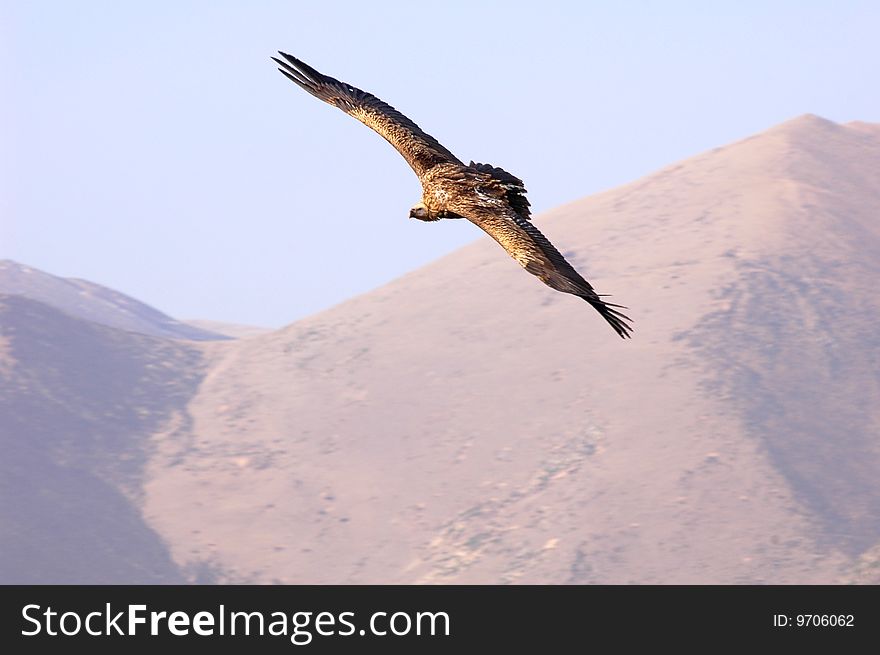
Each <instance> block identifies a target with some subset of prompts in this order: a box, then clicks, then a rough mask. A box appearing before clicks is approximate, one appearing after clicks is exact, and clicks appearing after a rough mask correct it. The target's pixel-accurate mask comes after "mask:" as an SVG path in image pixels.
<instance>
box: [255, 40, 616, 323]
mask: <svg viewBox="0 0 880 655" xmlns="http://www.w3.org/2000/svg"><path fill="white" fill-rule="evenodd" d="M279 54H280V55H281V56H282V57H283V58H284V59H285V60H286V61H282V60H281V59H277V58H275V57H272V60H273V61H275V63H277V64H278V66H279V68H278V70H280V71H281V72H282V73H284V75H286V76H287V77H288V78H289V79H290V80H291V81H293V82H294V83H296V84H297V85H298V86H299V87H301V88H303V89H305V90H306V91H308V92H309V93H311V94H312V95H313V96H315V97H316V98H319V99H321V100H323V101H324V102H327V103H329V104H331V105H334V106H336V107H338V108H339V109H341V110H342V111H344V112H345V113H347V114H350V115H351V116H354V117H355V118H357V119H358V120H359V121H361V122H362V123H364V124H365V125H367V126H368V127H371V128H372V129H374V130H375V131H376V132H378V133H379V134H381V135H382V136H383V137H384V138H385V139H386V140H387V141H388V142H389V143H391V145H393V146H394V147H395V148H396V149H397V151H398V152H399V153H400V154H401V155H403V158H404V159H406V161H407V163H408V164H409V165H410V166H411V167H412V169H413V170H414V171H415V173H416V175H418V177H419V181H421V183H422V189H423V191H424V194H423V196H422V200H421V202H419V203H418V204H416V205H415V206H414V207H413V208H412V209H411V210H410V214H409V215H410V218H417V219H419V220H422V221H437V220H440V219H441V218H466V219H468V220H469V221H471V222H472V223H474V224H475V225H477V226H478V227H479V228H481V229H482V230H484V231H485V232H486V233H487V234H488V235H489V236H491V237H492V238H493V239H495V241H497V242H498V243H499V244H501V247H502V248H504V249H505V250H506V251H507V252H508V253H509V254H510V256H511V257H513V258H514V259H515V260H516V261H517V262H519V264H520V265H521V266H522V267H523V268H525V269H526V270H527V271H528V272H529V273H531V274H532V275H536V276H537V277H539V278H540V279H541V281H542V282H544V283H545V284H546V285H548V286H550V287H552V288H553V289H556V290H557V291H562V292H564V293H570V294H573V295H575V296H579V297H580V298H583V299H584V300H586V301H587V302H588V303H590V305H592V306H593V307H594V308H595V309H596V310H597V311H598V312H599V313H600V314H601V315H602V317H603V318H604V319H605V320H606V321H608V323H609V324H610V325H611V327H612V328H614V330H615V332H617V334H619V335H620V336H621V337H623V338H627V337H629V336H630V333H631V332H632V328H631V327H630V325H629V324H628V323H627V321H629V320H630V319H629V318H628V317H627V316H626V315H624V314H622V313H621V312H620V311H618V310H619V309H624V308H623V307H621V306H620V305H614V304H611V303H608V302H605V301H604V300H602V298H600V297H599V295H598V294H597V293H596V292H595V290H594V289H593V287H592V286H590V283H589V282H587V281H586V280H585V279H584V278H583V277H581V276H580V275H579V274H578V272H577V271H575V270H574V268H572V266H571V264H569V263H568V262H567V261H565V258H564V257H563V256H562V255H561V254H560V253H559V251H558V250H556V248H554V247H553V244H551V243H550V242H549V241H548V240H547V238H546V237H545V236H544V235H543V234H541V232H540V231H539V230H538V228H536V227H535V226H534V225H533V224H532V222H531V216H530V212H529V201H528V200H527V199H526V195H525V194H526V190H525V187H524V186H523V182H522V180H520V179H519V178H517V177H515V176H513V175H511V174H510V173H508V172H507V171H505V170H503V169H501V168H497V167H495V166H492V165H491V164H477V163H474V162H470V164H468V165H465V164H464V163H463V162H461V161H460V160H459V159H458V158H456V156H455V155H453V154H452V153H451V152H449V151H448V150H447V149H446V148H444V147H443V146H442V145H441V144H440V143H439V142H438V141H437V140H436V139H435V138H434V137H432V136H431V135H429V134H426V133H425V132H423V131H422V130H421V128H419V126H418V125H416V124H415V123H413V122H412V121H411V120H410V119H408V118H407V117H406V116H404V115H403V114H401V113H400V112H399V111H397V110H396V109H394V107H391V106H390V105H388V104H386V103H384V102H382V101H381V100H379V99H378V98H377V97H376V96H374V95H371V94H369V93H367V92H365V91H361V90H360V89H356V88H354V87H353V86H351V85H350V84H346V83H345V82H340V81H339V80H335V79H333V78H332V77H328V76H326V75H322V74H321V73H319V72H318V71H316V70H315V69H314V68H312V67H311V66H308V65H307V64H304V63H303V62H301V61H300V60H299V59H297V58H296V57H292V56H291V55H288V54H285V53H283V52H279Z"/></svg>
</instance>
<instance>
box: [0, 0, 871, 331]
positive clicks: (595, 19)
mask: <svg viewBox="0 0 880 655" xmlns="http://www.w3.org/2000/svg"><path fill="white" fill-rule="evenodd" d="M0 6H2V9H0V55H2V56H3V61H4V65H3V66H2V67H0V90H2V98H3V102H2V103H0V120H2V122H3V125H4V129H3V130H2V132H0V135H2V136H0V151H2V155H0V180H2V181H0V258H11V259H15V260H18V261H20V262H22V263H25V264H29V265H32V266H35V267H37V268H41V269H44V270H46V271H48V272H50V273H54V274H57V275H65V276H76V277H82V278H86V279H89V280H92V281H94V282H98V283H101V284H105V285H107V286H110V287H113V288H115V289H118V290H119V291H122V292H125V293H128V294H130V295H133V296H135V297H136V298H138V299H140V300H143V301H145V302H148V303H150V304H152V305H154V306H156V307H157V308H159V309H161V310H163V311H165V312H168V313H170V314H172V315H174V316H177V317H180V318H210V319H216V320H226V321H234V322H241V323H254V324H261V325H267V326H279V325H282V324H284V323H288V322H290V321H292V320H294V319H296V318H299V317H301V316H303V315H305V314H309V313H312V312H315V311H317V310H320V309H323V308H326V307H328V306H330V305H333V304H335V303H337V302H339V301H340V300H343V299H345V298H347V297H349V296H351V295H354V294H356V293H360V292H363V291H367V290H369V289H371V288H373V287H375V286H377V285H379V284H382V283H383V282H386V281H388V280H390V279H392V278H394V277H396V276H398V275H400V274H401V273H404V272H406V271H408V270H411V269H413V268H417V267H418V266H420V265H421V264H423V263H426V262H428V261H430V260H431V259H433V258H435V257H437V256H439V255H441V254H443V253H445V252H448V251H450V250H452V249H454V248H455V247H457V246H459V245H462V244H464V243H467V242H469V241H472V240H473V239H475V238H478V237H480V236H481V234H482V233H481V232H479V230H478V229H477V228H475V227H474V226H472V225H470V224H468V223H467V222H465V221H441V222H440V223H438V224H424V223H421V222H418V221H412V220H408V219H407V213H408V209H409V207H410V206H411V205H412V204H413V203H414V202H415V201H416V200H418V198H419V196H420V193H421V190H420V186H419V184H418V182H417V180H416V178H415V176H414V175H413V173H412V172H411V171H410V169H409V167H408V166H407V165H406V163H405V162H404V161H403V159H402V158H401V157H400V156H399V155H398V154H397V153H396V152H395V151H394V150H393V149H392V148H391V147H390V146H389V145H388V144H387V143H385V141H383V140H382V139H381V137H379V136H378V135H376V134H374V133H373V132H371V131H370V130H369V129H367V128H366V127H364V126H363V125H361V124H360V123H358V122H357V121H355V120H354V119H352V118H350V117H348V116H345V115H344V114H343V113H342V112H340V111H338V110H336V109H334V108H332V107H330V106H329V105H326V104H323V103H321V102H319V101H318V100H316V99H314V98H312V97H311V96H309V95H308V94H306V93H305V92H303V91H301V90H300V89H298V88H297V87H296V86H295V85H294V84H292V83H291V82H289V81H287V80H286V79H285V78H284V77H283V76H282V75H281V74H280V73H278V72H277V71H276V70H275V67H274V66H273V64H272V62H270V61H269V55H271V54H273V53H274V51H275V50H278V49H282V50H286V51H287V52H291V53H293V54H295V55H296V56H298V57H300V58H301V59H303V60H304V61H306V62H307V63H309V64H311V65H313V66H314V67H315V68H317V69H318V70H320V71H321V72H324V73H327V74H329V75H332V76H333V77H337V78H339V79H342V80H344V81H346V82H349V83H350V84H353V85H354V86H357V87H360V88H363V89H365V90H367V91H370V92H372V93H374V94H375V95H377V96H379V97H380V98H382V99H383V100H385V101H386V102H388V103H390V104H392V105H394V106H395V107H397V109H399V110H401V111H403V112H404V113H405V114H407V115H408V116H409V117H410V118H412V119H413V120H414V121H416V122H417V123H418V124H419V125H421V127H422V128H424V129H425V130H426V131H428V132H429V133H430V134H432V135H433V136H435V137H436V138H437V139H439V140H440V141H441V142H442V143H443V144H444V145H446V146H447V147H448V148H449V149H450V150H452V151H453V152H455V153H456V154H457V155H458V156H459V157H460V158H461V159H464V160H465V161H467V160H469V159H475V160H477V161H486V162H490V163H493V164H496V165H500V166H503V167H504V168H506V169H507V170H509V171H511V172H512V173H514V174H516V175H518V176H519V177H521V178H523V179H524V180H525V182H526V186H527V188H528V189H529V197H530V199H531V201H532V204H533V207H534V209H535V211H536V212H540V211H542V210H544V209H549V208H551V207H553V206H554V205H558V204H561V203H564V202H567V201H570V200H574V199H577V198H580V197H582V196H585V195H588V194H591V193H594V192H596V191H600V190H603V189H606V188H608V187H612V186H616V185H619V184H623V183H626V182H628V181H631V180H633V179H635V178H638V177H640V176H642V175H644V174H646V173H649V172H651V171H652V170H654V169H656V168H658V167H660V166H663V165H665V164H668V163H670V162H672V161H675V160H677V159H682V158H684V157H687V156H690V155H693V154H696V153H698V152H700V151H703V150H706V149H709V148H712V147H715V146H718V145H722V144H724V143H727V142H729V141H732V140H735V139H738V138H741V137H744V136H748V135H749V134H751V133H754V132H757V131H760V130H763V129H765V128H767V127H769V126H771V125H773V124H775V123H778V122H781V121H783V120H786V119H788V118H791V117H794V116H796V115H799V114H803V113H806V112H812V113H816V114H819V115H821V116H824V117H826V118H830V119H832V120H835V121H839V122H845V121H849V120H854V119H859V120H866V121H880V84H878V79H880V39H878V37H877V35H878V33H880V2H876V0H872V1H866V2H847V1H836V2H830V1H826V2H808V1H797V2H796V1H792V2H783V1H774V2H766V1H761V2H758V1H755V2H747V1H740V2H696V1H694V2H668V1H667V2H659V1H658V2H635V1H631V2H552V1H548V0H542V1H541V2H534V1H533V2H516V1H513V0H507V1H505V2H477V1H474V0H470V1H466V2H448V1H447V2H442V3H441V2H433V3H420V2H388V3H383V2H380V1H371V2H357V3H354V2H341V3H335V2H329V1H323V2H216V1H214V2H170V1H169V2H159V1H154V2H140V3H135V2H115V1H107V2H89V1H86V0H79V1H78V2H61V1H57V2H34V1H29V2H24V1H19V2H8V1H5V2H3V3H2V5H0ZM585 220H589V218H588V217H585ZM560 247H564V244H562V245H560ZM498 256H499V257H503V256H506V255H504V253H503V251H501V250H500V249H499V252H498Z"/></svg>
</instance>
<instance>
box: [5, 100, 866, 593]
mask: <svg viewBox="0 0 880 655" xmlns="http://www.w3.org/2000/svg"><path fill="white" fill-rule="evenodd" d="M878 209H880V126H878V125H873V124H868V123H852V124H846V125H840V124H836V123H833V122H831V121H827V120H824V119H821V118H819V117H816V116H809V115H808V116H803V117H800V118H797V119H794V120H792V121H789V122H787V123H783V124H781V125H778V126H776V127H773V128H771V129H769V130H767V131H765V132H762V133H760V134H757V135H755V136H753V137H750V138H747V139H744V140H742V141H739V142H736V143H733V144H730V145H727V146H724V147H721V148H716V149H714V150H712V151H710V152H706V153H703V154H700V155H698V156H696V157H692V158H690V159H687V160H685V161H682V162H679V163H676V164H673V165H671V166H669V167H666V168H664V169H662V170H660V171H658V172H656V173H654V174H652V175H649V176H647V177H645V178H643V179H640V180H638V181H636V182H634V183H632V184H628V185H625V186H622V187H619V188H616V189H611V190H609V191H607V192H604V193H601V194H598V195H595V196H591V197H588V198H584V199H582V200H578V201H575V202H573V203H570V204H568V205H565V206H562V207H560V208H557V209H555V210H553V211H550V212H547V213H546V214H543V215H541V216H538V217H536V219H535V222H536V224H537V225H539V226H540V227H541V229H542V231H544V232H545V234H546V235H547V236H548V237H549V238H550V239H551V240H552V241H553V242H554V243H556V244H557V245H558V246H559V247H560V250H561V251H562V252H563V253H564V254H565V255H566V257H568V258H569V259H570V261H572V263H573V264H575V266H576V267H577V268H578V269H579V270H581V271H582V272H583V273H584V274H585V276H586V277H587V279H589V280H590V281H591V282H593V283H594V285H595V286H596V288H597V289H598V290H599V291H600V292H602V293H611V294H613V298H612V300H613V301H616V302H619V303H622V304H624V305H627V306H628V307H629V308H630V309H629V312H628V313H629V314H630V315H631V316H632V317H633V318H634V319H635V328H636V332H635V335H634V338H633V339H632V340H631V341H623V340H621V339H619V338H617V337H616V336H615V335H614V333H613V332H612V331H611V330H610V329H609V328H608V326H607V325H606V324H605V323H604V322H603V321H602V320H601V319H599V318H598V317H597V316H596V315H595V312H591V311H590V310H589V308H588V307H586V306H585V305H584V303H583V302H581V301H579V300H578V299H577V298H574V297H569V296H565V295H563V294H558V293H554V292H553V291H551V290H549V289H547V288H546V287H544V286H543V285H541V284H540V283H537V282H536V281H535V280H534V279H533V278H532V277H531V276H529V275H527V274H526V273H524V272H523V271H522V270H521V269H520V268H519V266H517V264H516V263H515V262H513V261H512V260H510V258H509V257H507V256H506V255H505V254H504V252H503V251H502V250H501V249H500V248H498V246H497V244H495V243H494V242H492V241H490V240H489V239H482V240H480V241H478V242H476V243H474V244H472V245H470V246H468V247H465V248H463V249H461V250H459V251H457V252H454V253H452V254H451V255H449V256H447V257H444V258H442V259H440V260H438V261H436V262H434V263H432V264H430V265H428V266H426V267H424V268H422V269H420V270H417V271H415V272H413V273H411V274H409V275H406V276H403V277H402V278H399V279H398V280H396V281H394V282H392V283H390V284H388V285H386V286H383V287H381V288H379V289H376V290H374V291H372V292H370V293H367V294H364V295H361V296H358V297H356V298H353V299H351V300H349V301H347V302H345V303H342V304H341V305H339V306H337V307H334V308H332V309H330V310H328V311H325V312H322V313H320V314H318V315H315V316H312V317H309V318H307V319H304V320H302V321H298V322H297V323H294V324H293V325H290V326H288V327H287V328H284V329H281V330H277V331H274V332H270V333H267V334H262V335H257V336H254V337H252V338H248V339H243V340H236V341H223V342H202V343H194V342H173V341H169V340H166V339H155V338H149V337H141V336H139V335H131V334H124V336H120V335H121V334H123V333H120V332H119V331H117V330H112V329H110V328H98V327H97V326H94V325H91V324H89V323H86V322H84V321H76V320H75V319H72V318H70V317H65V316H64V315H63V314H59V313H58V312H57V311H55V310H51V309H50V308H46V307H45V306H43V305H39V304H38V303H37V304H32V305H26V306H20V305H15V304H13V305H9V304H8V303H10V300H9V299H7V300H5V301H4V302H5V303H7V305H6V306H7V309H6V310H5V311H6V316H8V317H9V318H3V317H0V325H5V324H6V322H7V321H12V319H13V318H15V320H16V321H19V322H21V323H20V324H21V325H22V327H21V328H19V329H18V330H17V331H16V332H14V333H13V335H12V336H11V337H10V336H7V337H5V338H6V339H7V341H5V342H4V344H6V345H5V346H4V348H5V350H4V349H3V348H0V353H6V354H5V355H0V364H2V363H3V362H7V364H6V375H7V382H6V384H12V385H16V384H17V382H16V380H18V379H24V378H23V376H25V374H26V375H27V376H29V377H28V378H27V379H31V378H33V379H39V380H40V381H41V382H40V384H29V385H28V386H26V387H24V388H20V389H19V388H18V387H15V388H16V389H17V391H16V392H15V393H16V394H17V396H16V400H14V401H10V402H11V403H12V404H11V405H10V406H11V407H28V406H31V407H42V406H43V405H48V406H50V407H52V408H55V409H53V411H55V412H57V417H58V418H57V420H56V419H53V421H54V422H52V423H51V425H55V426H63V425H68V424H71V425H79V426H80V427H79V428H77V430H78V431H77V432H76V435H77V436H76V438H75V439H74V438H72V437H70V436H64V437H63V438H58V437H56V436H55V435H56V433H59V432H60V428H58V427H56V428H53V429H49V428H46V427H45V425H46V422H45V421H43V420H42V419H40V418H39V417H40V416H41V414H40V413H39V412H38V411H37V410H36V409H34V410H33V411H31V413H25V414H21V415H20V416H19V418H17V419H15V421H16V422H15V423H14V426H16V429H15V430H13V431H12V432H11V434H12V436H11V437H10V438H9V445H8V446H7V448H19V449H25V452H26V453H32V454H31V455H28V456H27V457H25V455H21V456H20V458H19V459H18V460H14V461H16V462H21V463H19V464H14V465H13V468H12V469H10V465H9V464H8V463H7V462H6V461H4V462H3V463H2V464H0V467H2V468H0V471H3V476H4V479H5V478H8V477H9V476H10V473H9V471H10V470H12V471H13V478H14V480H16V482H15V485H14V486H15V488H18V487H21V486H26V485H28V484H30V485H31V487H30V488H29V489H30V491H28V493H29V494H30V496H35V495H36V492H37V491H39V489H41V488H42V487H44V486H45V487H47V488H50V489H52V490H56V489H57V490H58V491H57V492H56V491H52V492H51V493H50V494H48V495H47V496H45V497H46V498H48V500H46V501H45V502H44V505H45V506H41V507H39V508H35V509H34V510H33V511H32V512H30V514H29V515H31V516H35V517H40V516H42V514H41V512H48V511H49V509H47V507H49V508H54V505H53V503H52V502H51V501H52V499H53V498H56V497H58V496H60V495H62V492H61V490H63V489H67V488H76V487H75V484H74V482H71V481H66V480H65V479H57V472H56V469H58V468H60V469H61V470H62V471H68V470H75V471H79V472H82V474H83V475H87V476H91V477H92V478H95V479H97V480H99V481H100V482H102V483H104V484H107V485H109V486H110V487H112V489H113V490H115V493H117V494H118V495H117V496H113V498H118V497H119V496H122V497H123V498H125V499H127V500H128V502H129V503H130V505H129V508H130V509H132V508H133V509H134V510H135V511H134V514H132V515H130V518H131V521H132V522H131V523H128V524H126V526H128V527H126V528H125V529H124V530H122V529H119V530H117V533H116V534H117V537H118V538H121V537H120V536H119V535H122V534H123V533H124V534H126V535H128V536H126V537H125V538H126V539H129V540H135V538H136V540H137V543H138V544H140V546H138V548H140V549H142V551H143V558H144V559H143V560H138V562H137V565H138V567H142V566H149V567H152V569H151V570H155V571H158V570H159V569H160V568H161V566H166V565H167V562H168V561H171V562H173V566H174V567H175V568H174V570H173V571H172V570H170V569H167V568H166V569H162V570H163V571H166V573H164V574H163V575H166V579H171V577H173V576H175V575H176V576H179V577H182V578H184V579H187V580H197V581H219V582H224V581H234V582H257V583H270V582H285V583H372V582H379V583H496V582H502V583H553V584H560V583H845V582H876V575H877V574H876V570H877V562H878V561H880V560H878V553H880V482H878V480H880V440H878V427H880V403H877V398H878V397H880V375H878V371H880V362H878V357H880V355H878V353H880V349H878V345H880V336H878V334H877V330H876V327H875V326H876V325H877V324H878V323H880V301H878V300H877V297H876V294H875V293H874V286H875V281H876V280H877V279H878V277H880V224H878V220H877V216H878ZM441 227H443V226H441ZM446 228H447V229H464V228H463V227H462V226H461V225H459V224H458V223H453V222H450V223H449V224H448V225H446ZM12 302H13V303H23V302H25V301H24V300H22V299H18V300H14V301H12ZM39 312H43V314H39ZM52 312H54V313H52ZM23 316H24V318H22V317H23ZM27 316H30V318H27ZM58 322H61V325H60V326H59V325H56V324H57V323H58ZM49 330H53V331H51V332H50V331H49ZM68 332H69V333H71V334H81V335H86V334H87V335H89V336H88V337H86V336H81V337H77V339H79V341H73V340H68V339H67V337H65V336H64V335H66V334H67V333H68ZM148 339H152V340H149V341H147V340H148ZM10 344H11V345H10ZM27 344H30V345H27ZM10 348H11V349H12V350H10ZM68 351H70V352H68ZM81 351H88V352H91V353H92V355H91V356H90V357H87V358H85V359H82V358H80V359H77V358H76V357H75V355H74V354H75V353H78V352H81ZM10 352H11V354H9V353H10ZM153 357H157V358H160V359H161V361H162V362H164V365H162V366H158V364H157V360H154V359H153ZM98 361H100V362H102V365H103V362H105V361H106V362H107V364H106V367H107V368H106V369H105V368H100V369H98V370H99V371H103V373H101V375H99V376H98V375H95V376H86V377H85V379H87V380H92V379H93V378H94V384H90V385H89V386H87V387H83V388H78V389H72V387H73V386H75V385H76V383H77V382H78V381H79V380H81V379H83V373H84V372H89V371H91V370H92V367H93V366H96V364H95V362H98ZM8 362H11V363H12V364H9V363H8ZM111 362H119V363H118V364H111ZM10 366H13V367H14V368H9V367H10ZM10 371H17V372H16V373H14V374H13V373H10ZM2 374H3V369H2V368H0V375H2ZM144 376H146V377H144ZM10 380H11V382H10ZM135 389H137V391H135ZM74 391H75V393H76V394H77V395H76V396H71V395H70V394H72V393H74ZM5 393H7V392H4V394H5ZM147 400H150V404H149V405H145V404H144V403H146V402H147ZM29 403H30V405H29ZM133 408H134V409H133ZM138 408H139V409H138ZM148 408H152V410H151V411H147V412H146V413H144V414H143V415H141V410H145V409H148ZM121 416H124V417H125V418H124V420H123V419H120V418H119V417H121ZM61 417H63V418H61ZM114 417H116V418H114ZM8 424H9V418H7V414H5V413H0V426H7V427H6V429H7V432H9V428H8ZM64 434H65V435H67V433H64ZM80 444H82V445H80ZM47 457H49V458H50V460H51V463H49V464H41V463H40V462H42V461H43V460H45V459H46V458H47ZM41 466H44V467H45V466H52V467H55V468H53V469H52V472H51V475H50V474H49V473H48V472H47V473H44V472H43V471H44V469H43V468H40V467H41ZM32 470H33V471H37V473H32V472H31V471H32ZM14 476H18V477H14ZM64 497H65V498H66V499H67V502H69V503H70V505H71V506H74V507H78V508H80V509H81V508H82V507H83V503H85V502H89V501H90V499H92V498H102V497H103V496H101V495H100V494H92V493H91V492H89V493H85V492H79V493H67V494H64ZM108 498H109V496H108ZM65 511H68V510H65ZM135 518H137V519H139V520H140V523H137V522H136V521H135ZM21 520H23V519H21ZM26 527H27V530H29V532H25V531H24V528H22V529H21V530H22V534H23V535H24V536H23V537H22V539H21V543H22V544H24V543H27V540H28V539H30V540H33V541H38V540H39V539H43V540H44V541H45V540H46V539H47V538H48V536H51V535H53V534H56V533H57V532H59V531H61V530H62V528H58V527H57V524H54V523H52V522H51V521H50V520H48V519H47V520H46V521H44V522H40V521H38V520H37V519H36V518H34V519H32V522H31V524H28V525H27V526H26ZM64 529H66V528H64ZM129 533H130V534H129ZM25 537H26V538H25ZM76 543H78V542H76ZM163 548H164V549H166V550H164V551H163V550H162V549H163ZM125 552H126V553H128V555H127V556H126V557H128V558H129V561H133V560H131V558H132V557H134V556H133V555H132V553H131V551H130V550H127V551H125ZM50 554H51V555H56V554H57V553H50ZM166 556H167V559H165V557H166ZM39 557H42V555H40V556H39ZM39 557H38V556H37V555H34V558H35V559H38V558H39ZM32 561H33V560H32ZM142 561H146V562H149V564H148V565H142V564H141V562H142ZM160 563H161V566H160ZM78 566H80V568H79V569H76V570H74V571H71V572H70V574H69V576H68V578H67V579H69V577H76V576H80V578H83V579H94V576H93V575H91V573H92V569H91V568H90V566H92V564H90V563H89V562H84V563H81V564H79V565H78ZM138 570H143V568H139V569H138ZM118 571H119V572H118V573H116V574H115V575H116V576H117V577H116V579H118V580H119V581H131V580H130V578H129V577H127V576H131V572H130V570H123V569H122V568H119V570H118ZM90 575H91V577H90ZM157 575H158V574H157ZM48 577H51V576H48Z"/></svg>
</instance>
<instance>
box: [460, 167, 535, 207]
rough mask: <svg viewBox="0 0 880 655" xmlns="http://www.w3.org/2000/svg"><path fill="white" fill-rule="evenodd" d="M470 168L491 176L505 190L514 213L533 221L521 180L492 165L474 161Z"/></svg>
mask: <svg viewBox="0 0 880 655" xmlns="http://www.w3.org/2000/svg"><path fill="white" fill-rule="evenodd" d="M469 166H470V167H471V168H474V169H476V170H478V171H480V172H481V173H486V174H488V175H491V176H492V178H493V179H495V181H496V182H498V183H499V184H501V186H502V187H503V188H504V192H505V197H506V198H507V202H508V203H509V204H510V206H511V207H512V208H513V211H515V212H516V213H517V214H519V215H520V216H522V217H523V218H525V219H526V220H531V219H532V212H531V210H530V209H529V207H530V203H529V199H528V198H526V187H525V185H524V184H523V181H522V180H521V179H519V178H518V177H517V176H516V175H513V174H512V173H508V172H507V171H506V170H504V169H503V168H499V167H497V166H493V165H492V164H479V163H477V162H473V161H472V162H471V163H470V164H469Z"/></svg>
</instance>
